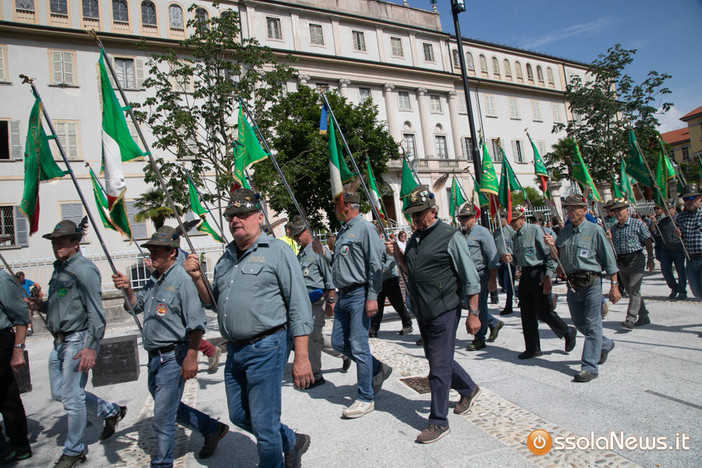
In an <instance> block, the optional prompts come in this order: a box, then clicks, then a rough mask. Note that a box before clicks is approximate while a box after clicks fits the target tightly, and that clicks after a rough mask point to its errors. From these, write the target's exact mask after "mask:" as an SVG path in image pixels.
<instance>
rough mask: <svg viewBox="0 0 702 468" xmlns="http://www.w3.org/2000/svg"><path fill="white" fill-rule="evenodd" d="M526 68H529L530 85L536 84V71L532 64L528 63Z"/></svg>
mask: <svg viewBox="0 0 702 468" xmlns="http://www.w3.org/2000/svg"><path fill="white" fill-rule="evenodd" d="M526 68H527V80H528V81H529V83H533V82H534V70H532V68H531V64H530V63H527V66H526Z"/></svg>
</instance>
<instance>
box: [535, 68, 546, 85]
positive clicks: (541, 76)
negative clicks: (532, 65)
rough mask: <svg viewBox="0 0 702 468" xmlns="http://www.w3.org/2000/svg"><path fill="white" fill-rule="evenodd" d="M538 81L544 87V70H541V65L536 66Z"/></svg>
mask: <svg viewBox="0 0 702 468" xmlns="http://www.w3.org/2000/svg"><path fill="white" fill-rule="evenodd" d="M536 79H537V80H539V84H540V85H541V86H543V85H544V69H543V68H541V65H537V66H536Z"/></svg>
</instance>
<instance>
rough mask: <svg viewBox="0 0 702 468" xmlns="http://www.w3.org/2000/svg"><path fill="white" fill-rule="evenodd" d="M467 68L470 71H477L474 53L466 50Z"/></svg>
mask: <svg viewBox="0 0 702 468" xmlns="http://www.w3.org/2000/svg"><path fill="white" fill-rule="evenodd" d="M466 68H467V69H468V71H472V72H473V73H475V62H474V61H473V54H471V53H470V52H466Z"/></svg>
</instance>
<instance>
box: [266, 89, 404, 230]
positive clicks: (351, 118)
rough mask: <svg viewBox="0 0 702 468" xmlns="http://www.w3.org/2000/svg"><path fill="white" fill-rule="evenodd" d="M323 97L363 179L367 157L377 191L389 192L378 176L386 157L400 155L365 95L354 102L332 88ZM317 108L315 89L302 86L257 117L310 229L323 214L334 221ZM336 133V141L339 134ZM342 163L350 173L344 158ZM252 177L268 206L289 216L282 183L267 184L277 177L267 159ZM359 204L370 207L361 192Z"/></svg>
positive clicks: (290, 210) (325, 137)
mask: <svg viewBox="0 0 702 468" xmlns="http://www.w3.org/2000/svg"><path fill="white" fill-rule="evenodd" d="M326 96H327V99H328V100H329V104H330V106H331V108H332V110H333V112H334V114H335V116H336V118H337V120H338V122H339V125H340V127H341V131H342V132H343V134H344V136H345V137H346V140H347V142H348V144H349V147H350V148H351V151H352V152H353V155H354V158H355V159H356V162H357V164H358V166H359V168H360V170H361V173H362V174H364V180H366V183H367V179H366V176H365V173H366V171H365V160H366V157H368V158H370V162H371V166H372V168H373V172H374V175H375V177H376V180H377V182H378V184H379V185H380V186H379V187H378V189H379V190H380V191H381V194H389V193H392V192H391V190H390V188H389V186H388V185H387V184H386V183H385V182H383V180H382V177H381V176H382V174H384V173H385V172H386V171H387V162H388V160H390V159H397V158H399V157H400V154H399V151H398V147H397V144H396V143H395V141H394V140H393V139H392V137H391V136H390V134H389V133H388V131H387V129H386V128H385V126H384V124H381V123H380V122H378V120H377V118H378V108H377V106H374V105H373V103H372V101H371V100H370V99H366V100H365V101H363V102H362V103H360V104H358V105H354V104H352V103H350V102H349V101H347V100H346V98H343V97H341V96H339V95H338V94H336V93H334V92H330V93H327V94H326ZM321 108H322V97H321V95H320V94H319V93H318V92H317V91H316V90H314V89H311V88H309V87H307V86H301V87H300V88H299V89H298V90H297V91H296V92H294V93H290V94H288V95H286V96H285V97H284V98H282V99H281V100H280V101H279V102H277V103H276V104H274V105H273V106H272V107H271V108H270V109H268V110H267V111H266V113H265V114H264V115H263V116H261V117H260V118H259V121H258V123H259V125H260V126H261V127H263V128H264V132H265V133H266V134H267V135H268V136H267V141H268V142H269V144H270V145H271V147H272V150H273V151H274V152H275V155H276V160H277V162H278V164H279V165H280V167H281V168H282V171H283V173H284V174H285V178H286V179H287V181H288V183H289V184H290V187H291V189H292V191H293V193H294V194H295V198H296V199H297V201H298V203H300V205H301V206H302V208H303V209H304V210H305V212H306V214H307V216H308V217H309V220H310V223H311V225H312V227H313V228H317V229H319V228H322V226H323V224H324V213H326V216H327V219H328V220H329V223H330V225H331V226H334V227H338V225H339V224H338V222H337V220H336V216H335V215H334V206H333V203H332V197H331V187H330V183H329V150H328V143H327V141H328V135H321V134H320V133H319V118H320V113H321ZM330 125H331V124H330ZM273 130H275V131H273ZM337 137H339V141H340V142H341V140H340V136H339V135H338V132H337ZM342 148H343V145H342ZM346 162H347V165H348V167H349V169H350V170H351V171H353V166H352V165H351V162H350V160H349V158H348V157H346ZM253 180H254V184H255V185H256V187H258V189H259V190H260V191H261V193H262V194H263V196H264V197H265V198H266V199H267V200H268V203H269V204H270V206H271V208H272V209H273V210H275V211H276V212H279V213H280V212H286V213H288V215H289V216H293V215H294V214H295V213H296V211H295V208H294V205H293V203H292V200H291V199H290V197H289V196H288V193H287V191H286V190H285V187H284V186H283V184H281V183H276V184H272V183H271V181H273V180H275V181H279V180H280V177H279V176H278V174H277V172H276V171H275V169H274V167H273V165H272V163H271V162H270V161H263V162H261V163H259V164H257V165H256V166H255V173H254V175H253ZM359 190H362V189H359ZM361 202H362V207H361V209H362V211H369V210H370V205H369V203H368V200H367V199H366V197H365V196H363V195H362V196H361Z"/></svg>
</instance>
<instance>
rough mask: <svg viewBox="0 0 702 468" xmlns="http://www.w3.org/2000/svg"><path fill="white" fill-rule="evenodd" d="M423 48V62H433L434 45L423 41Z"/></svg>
mask: <svg viewBox="0 0 702 468" xmlns="http://www.w3.org/2000/svg"><path fill="white" fill-rule="evenodd" d="M423 48H424V61H425V62H434V46H433V45H432V44H429V43H427V42H425V43H424V44H423Z"/></svg>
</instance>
